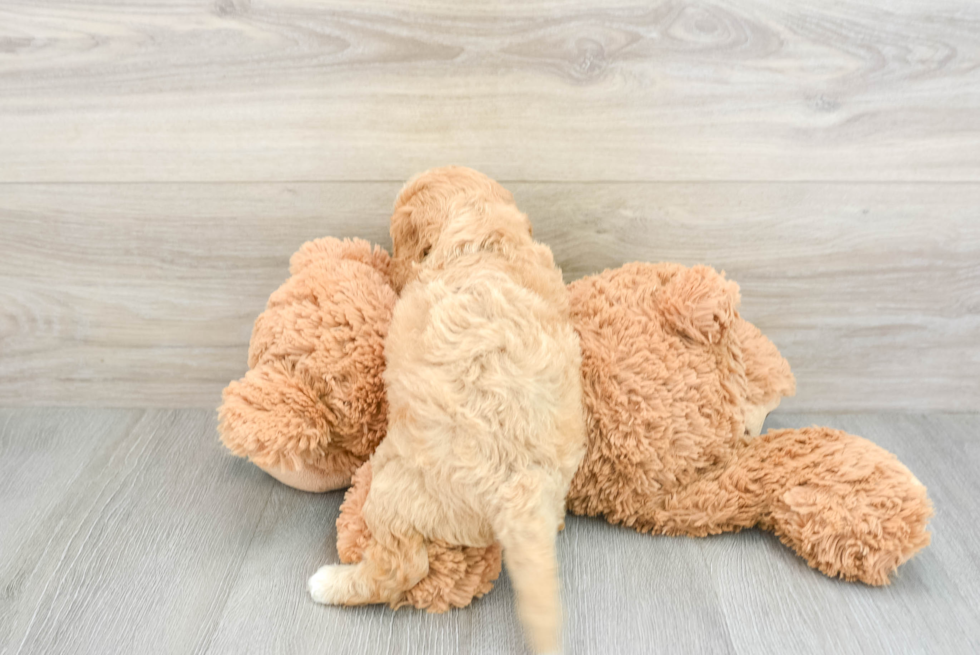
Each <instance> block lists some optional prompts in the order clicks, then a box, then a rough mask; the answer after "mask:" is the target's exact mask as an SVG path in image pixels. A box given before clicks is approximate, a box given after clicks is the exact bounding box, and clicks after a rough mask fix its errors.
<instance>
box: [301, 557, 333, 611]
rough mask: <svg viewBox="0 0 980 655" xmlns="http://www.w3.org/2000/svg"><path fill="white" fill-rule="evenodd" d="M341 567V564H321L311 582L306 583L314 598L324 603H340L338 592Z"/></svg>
mask: <svg viewBox="0 0 980 655" xmlns="http://www.w3.org/2000/svg"><path fill="white" fill-rule="evenodd" d="M339 569H340V567H339V566H321V567H320V569H319V570H318V571H317V572H316V573H314V574H313V576H312V577H311V578H310V580H309V582H307V583H306V586H307V588H308V589H309V590H310V596H312V597H313V600H315V601H316V602H318V603H323V604H324V605H339V604H340V602H341V599H340V597H339V596H340V594H338V593H337V592H338V591H339V589H338V584H337V582H338V580H337V578H338V574H339V573H340V570H339Z"/></svg>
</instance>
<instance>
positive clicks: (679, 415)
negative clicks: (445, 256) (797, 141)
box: [222, 171, 932, 611]
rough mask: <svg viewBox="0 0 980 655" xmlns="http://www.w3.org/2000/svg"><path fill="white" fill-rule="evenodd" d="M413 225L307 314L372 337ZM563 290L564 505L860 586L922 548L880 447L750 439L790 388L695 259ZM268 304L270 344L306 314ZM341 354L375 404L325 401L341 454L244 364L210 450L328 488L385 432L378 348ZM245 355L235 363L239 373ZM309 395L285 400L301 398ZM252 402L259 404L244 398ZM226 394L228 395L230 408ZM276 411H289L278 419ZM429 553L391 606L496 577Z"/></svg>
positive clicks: (917, 493) (916, 512) (823, 436)
mask: <svg viewBox="0 0 980 655" xmlns="http://www.w3.org/2000/svg"><path fill="white" fill-rule="evenodd" d="M462 177H463V181H462V182H461V183H460V184H461V185H463V186H465V185H467V184H470V185H471V186H470V190H471V191H472V190H473V189H474V187H473V186H472V185H473V184H475V185H476V188H479V187H480V186H482V187H483V188H484V191H483V192H484V193H485V194H486V195H487V196H488V197H490V198H493V199H495V200H494V201H495V202H496V201H500V202H508V203H509V202H512V200H511V199H510V196H509V194H507V193H506V191H505V190H503V189H502V187H499V185H495V184H493V183H492V182H490V181H487V180H486V178H483V177H482V176H479V175H478V174H473V173H469V172H465V171H464V172H463V173H462ZM467 180H469V181H467ZM456 193H457V192H456V191H455V190H454V189H453V184H448V185H445V186H443V187H441V188H426V187H425V185H419V186H414V185H413V184H409V185H408V186H406V188H405V190H404V191H403V192H402V194H401V196H400V199H399V203H398V205H397V208H396V216H398V215H405V214H406V213H407V210H406V209H405V208H406V207H408V204H409V201H410V200H411V199H412V198H414V199H415V200H414V202H415V203H416V204H417V205H420V207H415V208H413V209H411V211H413V212H414V211H419V212H423V213H424V212H425V211H426V207H428V206H429V205H442V204H444V203H447V202H450V199H451V198H453V197H454V196H455V195H456ZM399 211H401V212H402V214H399ZM430 211H433V212H435V210H434V209H430ZM435 213H436V214H437V215H438V212H435ZM420 215H421V214H420ZM392 229H393V232H394V231H396V229H405V230H408V231H409V234H411V227H410V226H408V225H402V226H399V227H396V226H395V225H394V224H393V226H392ZM415 234H416V235H417V237H414V238H409V239H405V238H403V237H398V240H397V242H398V243H399V244H401V243H404V244H410V245H408V246H407V247H405V248H404V249H399V250H397V251H396V256H395V258H394V261H393V262H391V263H390V264H383V263H382V264H378V265H375V264H369V265H367V266H364V267H363V268H360V269H357V271H356V272H355V271H354V270H352V269H347V272H346V273H345V275H347V277H343V276H341V279H342V280H343V281H344V284H347V285H354V286H356V287H358V288H360V286H361V285H367V286H368V287H370V288H371V289H373V291H371V292H370V293H363V294H362V293H341V294H319V295H318V298H319V300H318V302H319V304H320V305H321V306H322V311H324V312H326V313H327V314H329V315H330V316H346V315H348V314H354V315H357V314H361V313H363V314H364V315H365V317H367V316H369V315H371V316H375V317H376V320H377V321H378V323H377V324H376V325H374V326H373V327H371V328H370V329H368V327H367V326H362V328H363V329H360V330H352V331H351V334H352V335H354V339H353V341H351V342H350V343H357V342H358V340H366V341H370V342H371V343H374V344H376V345H378V346H380V344H382V343H383V336H382V337H381V338H380V339H377V340H375V337H374V336H370V337H369V338H368V337H366V336H365V335H383V334H385V333H386V332H387V326H388V321H389V320H390V316H391V306H393V304H394V291H393V290H392V287H400V285H404V284H405V283H406V282H407V281H408V280H410V279H411V278H412V277H413V276H415V275H417V267H418V265H419V262H420V261H421V259H422V257H423V255H424V253H425V251H426V247H427V246H428V245H429V243H430V239H427V238H426V236H425V235H426V234H428V233H427V232H426V231H425V230H416V231H415ZM323 241H324V243H333V244H340V242H336V241H334V240H323ZM344 247H345V248H349V247H352V246H350V245H347V246H344ZM365 247H366V246H365V245H357V248H356V249H358V252H360V253H362V255H361V256H362V259H360V260H358V261H361V262H364V261H365V260H364V259H363V253H364V252H365V250H364V248H365ZM306 248H307V246H304V251H305V250H306ZM334 248H336V249H335V250H332V251H331V252H332V253H333V254H331V255H330V256H329V257H327V258H328V259H329V258H333V259H334V260H339V259H343V255H342V254H341V253H342V251H343V248H341V247H340V246H339V245H335V246H334ZM304 251H301V253H302V252H304ZM367 252H371V251H370V249H368V250H367ZM375 252H377V251H375ZM297 256H299V253H298V254H297ZM373 256H375V255H372V257H373ZM376 256H377V257H379V258H380V259H379V260H373V259H372V260H370V261H383V260H385V258H384V256H382V255H376ZM335 263H336V262H335ZM323 266H324V268H322V269H321V270H320V271H318V273H317V275H320V276H324V277H331V276H334V275H337V274H338V273H337V271H336V269H334V268H332V264H328V263H326V262H324V263H323ZM372 269H376V270H374V271H373V272H372ZM389 276H390V285H391V286H389ZM355 278H356V279H355ZM291 283H292V281H288V282H287V283H286V285H284V288H286V287H288V286H289V285H290V284H291ZM303 284H304V285H309V284H322V285H334V284H335V281H333V280H329V279H324V280H318V281H312V280H308V281H305V282H303ZM378 287H381V288H378ZM383 288H387V289H388V291H387V292H386V291H384V289H383ZM569 292H570V308H571V318H572V321H573V324H574V326H575V329H576V331H577V332H578V334H579V336H580V344H581V348H582V369H581V378H582V384H583V400H584V403H585V408H586V422H587V426H588V449H587V454H586V456H585V459H584V460H583V462H582V465H581V466H580V467H579V470H578V472H577V474H576V475H575V477H574V478H573V481H572V484H571V487H570V493H569V495H568V498H567V503H568V508H569V509H570V510H571V511H573V512H575V513H579V514H587V515H602V516H605V517H606V518H607V520H610V521H612V522H615V523H620V524H622V525H626V526H630V527H633V528H635V529H639V530H642V531H649V532H657V533H665V534H685V535H690V536H702V535H706V534H713V533H717V532H722V531H727V530H738V529H741V528H744V527H748V526H753V525H757V526H759V527H761V528H764V529H768V530H772V531H774V532H775V533H776V534H777V535H779V537H780V539H782V541H783V542H784V543H786V544H787V545H789V546H790V547H792V548H793V549H794V550H795V551H796V552H797V553H799V554H800V555H801V556H802V557H803V558H804V559H805V561H806V562H807V563H808V564H810V565H811V566H813V567H815V568H817V569H819V570H820V571H823V572H824V573H826V574H828V575H831V576H840V577H842V578H844V579H847V580H859V581H862V582H865V583H868V584H873V585H879V584H887V582H888V577H889V575H890V574H891V573H892V572H894V570H895V568H896V567H897V566H898V565H899V564H901V563H902V562H903V561H905V560H907V559H908V558H909V557H911V556H912V555H913V554H915V553H916V552H917V551H918V550H919V549H921V548H923V547H924V546H925V545H927V544H928V543H929V533H928V531H927V523H928V519H929V517H930V516H931V513H932V509H931V505H930V503H929V499H928V497H927V495H926V491H925V488H924V487H922V485H921V484H919V482H918V480H916V479H915V477H914V476H913V475H912V474H911V473H910V472H909V471H908V470H907V469H906V468H905V467H904V466H902V464H901V463H899V462H898V461H897V459H896V458H895V457H894V456H893V455H891V454H890V453H888V452H886V451H885V450H883V449H881V448H879V447H878V446H876V445H874V444H872V443H870V442H868V441H865V440H863V439H860V438H859V437H855V436H852V435H847V434H845V433H842V432H838V431H836V430H831V429H828V428H806V429H803V430H781V431H775V432H770V433H768V434H766V435H764V436H761V437H756V438H752V437H754V436H755V435H758V434H759V432H760V430H761V427H762V423H763V421H764V419H765V416H766V414H767V413H768V412H769V411H771V410H772V409H774V408H775V407H776V406H777V405H778V403H779V400H780V398H781V397H783V396H787V395H792V393H793V392H794V390H795V383H794V380H793V376H792V374H791V373H790V369H789V365H788V364H787V362H786V361H785V359H783V358H782V357H781V356H780V354H779V352H778V350H777V349H776V347H775V346H774V345H773V344H772V342H770V341H769V339H767V338H766V337H765V336H764V335H762V334H761V332H760V331H759V330H758V329H756V328H755V327H754V326H753V325H751V324H750V323H748V322H746V321H745V320H743V319H742V318H741V317H740V316H739V315H738V300H739V299H738V288H737V286H736V285H735V284H734V283H733V282H731V281H728V280H726V279H725V278H724V276H723V275H719V274H717V273H715V272H714V271H713V270H712V269H710V268H707V267H695V268H692V269H687V268H684V267H681V266H677V265H672V264H631V265H627V266H624V267H622V268H621V269H617V270H614V271H606V272H605V273H603V274H601V275H597V276H592V277H588V278H584V279H582V280H579V281H577V282H574V283H573V284H571V285H569ZM277 293H278V292H277ZM389 294H390V295H389ZM305 297H306V296H304V295H303V294H299V295H298V296H297V300H296V302H297V303H303V302H307V301H305V300H304V298H305ZM389 301H390V303H391V305H389V304H387V303H388V302H389ZM364 303H367V306H365V305H364ZM285 304H288V302H286V303H285ZM272 307H273V303H272V301H271V300H270V310H267V314H269V316H268V318H267V319H262V318H261V317H260V321H263V324H262V325H263V327H262V330H263V331H264V330H267V329H268V330H270V334H272V335H273V336H272V338H273V340H281V341H284V342H286V343H292V342H295V341H302V340H304V339H308V337H306V336H304V335H305V334H306V332H305V331H304V330H305V327H304V326H305V325H306V323H305V322H303V321H295V320H294V319H293V318H292V315H291V314H289V313H288V312H287V311H286V308H285V306H284V307H283V308H281V309H276V311H278V312H281V313H280V314H275V315H273V314H271V313H270V312H271V310H272ZM386 308H387V309H386ZM277 321H278V322H277ZM259 330H260V325H259V321H257V324H256V331H257V332H259ZM254 341H255V337H253V342H254ZM333 343H334V341H333V340H331V339H330V338H329V334H328V335H327V336H326V337H324V341H323V342H317V341H316V340H312V341H311V342H310V343H309V344H308V346H309V348H312V350H319V351H320V352H319V354H317V355H315V357H313V356H308V357H309V360H310V363H312V362H313V361H315V362H316V366H317V367H319V368H313V367H312V366H308V367H307V370H308V376H306V377H301V378H296V377H295V376H294V377H293V378H290V379H291V384H295V385H297V386H298V388H299V389H300V390H302V389H304V387H303V385H305V384H310V385H311V386H310V387H309V389H312V384H313V381H314V380H315V379H316V378H318V377H324V376H325V377H326V378H329V377H330V376H331V375H332V372H333V371H335V370H341V369H343V368H344V367H345V366H347V365H348V362H346V361H345V358H346V355H345V354H344V353H345V352H346V350H345V349H338V348H335V347H328V346H330V344H333ZM355 350H358V352H363V353H365V354H366V355H368V357H367V358H366V359H364V360H363V361H361V363H360V364H359V368H358V369H357V370H358V371H360V373H358V375H361V376H363V377H361V378H359V379H360V380H362V381H363V382H364V383H365V386H364V387H362V388H361V393H360V398H362V399H373V400H371V401H370V402H366V403H363V404H362V405H359V406H360V407H365V408H368V409H370V408H373V411H374V412H377V413H376V414H370V412H368V413H361V414H350V415H348V416H345V417H340V416H339V414H341V413H343V411H344V408H345V407H347V406H346V405H343V404H342V403H340V404H338V402H337V401H336V400H335V399H327V400H325V402H326V403H328V404H329V403H332V404H330V406H331V407H335V408H336V409H335V412H336V414H337V424H343V425H355V424H356V422H357V421H360V422H361V423H362V425H364V426H368V429H366V430H365V432H364V434H367V435H370V437H369V438H368V439H367V441H366V442H365V443H363V444H361V445H360V446H358V445H357V444H358V443H359V442H358V440H357V439H353V443H354V444H355V446H356V447H358V448H359V450H358V451H357V454H354V451H347V450H345V446H344V445H342V444H343V443H346V442H345V441H342V440H340V439H339V438H338V431H337V430H336V429H335V428H334V427H333V425H334V423H331V421H329V420H314V419H316V417H319V416H320V414H319V412H320V411H321V410H320V409H319V408H318V407H316V403H315V402H312V401H311V402H309V403H300V402H293V401H292V400H291V398H292V396H291V395H290V394H289V393H284V392H283V391H282V390H281V389H279V388H278V385H280V384H281V381H280V380H279V379H278V378H272V377H260V378H258V379H255V378H254V376H253V378H250V377H249V376H250V375H252V374H253V373H254V370H253V371H250V373H249V375H246V378H245V380H244V381H243V382H251V384H254V385H255V386H256V387H257V388H256V389H254V390H251V391H250V393H251V394H252V395H250V396H244V394H243V393H242V391H241V390H239V389H235V385H236V384H240V383H232V385H230V386H229V389H228V390H226V395H225V405H226V407H225V408H223V409H222V416H223V420H222V430H223V437H224V438H225V441H226V443H229V446H230V447H232V448H233V450H234V451H235V452H238V453H239V454H243V455H249V456H252V454H253V453H254V454H255V455H256V456H258V457H259V458H260V460H259V462H257V463H260V464H267V463H269V462H280V461H283V462H292V463H293V465H294V466H296V467H297V469H298V470H305V471H307V472H310V474H311V476H312V477H313V479H314V480H315V481H316V482H317V483H316V484H315V485H313V486H316V487H318V488H338V487H340V486H344V485H345V484H346V481H347V479H348V478H349V475H350V470H351V469H350V466H351V465H352V463H358V462H362V461H364V459H366V456H365V455H363V454H362V453H364V452H365V451H368V452H370V450H373V447H374V445H376V444H377V443H378V441H380V439H381V437H382V436H383V435H384V425H385V414H384V411H385V404H384V388H383V384H382V378H381V375H382V371H383V370H384V366H385V362H384V356H383V353H382V352H381V350H380V348H378V347H376V348H371V349H368V350H360V349H355ZM308 352H312V351H308ZM251 362H252V359H251V358H250V365H253V366H255V364H252V363H251ZM258 366H259V367H261V366H262V364H261V363H259V364H258ZM289 388H290V387H287V389H289ZM233 389H234V390H233ZM309 389H307V390H305V391H302V393H299V392H298V391H297V395H298V396H299V397H300V398H302V397H304V396H305V397H308V398H315V394H313V393H312V392H311V391H310V390H309ZM253 397H254V398H257V399H259V400H260V402H255V403H253V402H250V401H249V400H248V399H249V398H253ZM334 398H335V397H334ZM229 401H231V402H232V403H233V404H234V407H233V408H232V409H231V410H229V409H228V408H227V405H228V404H229ZM280 405H284V406H282V407H281V406H280ZM350 406H351V407H355V405H353V404H352V405H350ZM226 415H227V416H229V417H231V418H230V420H226V419H225V418H224V417H225V416H226ZM280 416H286V417H290V418H289V420H287V421H284V420H281V419H280V418H279V417H280ZM351 417H353V418H351ZM294 421H295V422H296V423H297V424H298V425H299V426H300V427H301V428H304V429H305V427H306V426H312V428H311V429H307V430H306V431H305V432H302V434H304V435H306V437H305V441H304V440H303V439H297V438H295V437H296V435H297V434H300V433H301V432H299V431H296V429H294V428H292V427H291V424H292V422H294ZM354 432H356V430H348V433H350V434H352V433H354ZM347 438H351V437H344V439H347ZM240 444H251V446H250V447H248V448H245V447H242V446H241V445H240ZM309 444H318V445H317V446H316V447H314V448H311V447H310V446H309ZM372 444H374V445H372ZM327 451H339V452H342V453H345V454H344V456H338V457H336V459H335V460H334V461H335V462H339V463H340V464H341V466H340V468H338V469H336V470H337V471H339V475H337V476H335V477H328V476H330V475H332V474H333V473H334V469H331V468H330V467H329V466H326V468H323V469H314V468H312V466H313V465H314V464H313V463H314V462H321V464H319V465H324V464H322V462H323V459H322V458H321V457H320V456H319V453H320V452H327ZM253 461H255V458H254V457H253ZM267 470H269V469H267ZM337 478H340V480H341V482H340V483H337V482H336V479H337ZM287 483H289V482H288V481H287ZM370 486H371V476H370V473H369V472H368V469H363V472H362V473H359V474H358V475H357V476H355V478H354V483H353V487H352V488H351V489H350V490H349V491H348V495H347V499H346V500H345V503H344V505H343V506H342V508H341V516H340V518H339V519H338V550H339V551H340V553H341V557H342V558H343V560H344V561H348V562H356V561H359V558H361V557H362V553H363V550H364V548H365V547H366V546H367V544H368V543H370V541H371V539H370V537H369V531H368V529H367V526H366V523H365V521H364V519H363V516H362V511H361V508H362V507H363V502H364V499H366V497H367V493H368V489H369V488H370ZM428 558H429V573H428V575H426V576H425V577H423V578H422V579H421V580H420V581H419V582H418V583H417V584H416V585H415V586H414V587H413V588H412V589H410V590H409V591H407V592H406V594H405V596H404V598H403V599H401V600H399V601H398V603H399V604H410V605H414V606H416V607H422V608H426V609H429V610H431V611H443V610H445V609H448V608H449V607H458V606H462V605H465V604H466V603H467V602H469V600H470V599H471V598H472V597H478V596H479V595H482V594H483V593H486V591H487V590H488V589H489V586H490V584H492V582H493V580H494V579H495V578H496V574H497V572H498V571H499V566H500V549H499V546H497V545H495V544H492V545H488V546H469V547H466V548H460V547H455V546H452V545H450V543H449V542H446V543H444V544H442V543H437V542H435V541H433V542H430V544H429V547H428Z"/></svg>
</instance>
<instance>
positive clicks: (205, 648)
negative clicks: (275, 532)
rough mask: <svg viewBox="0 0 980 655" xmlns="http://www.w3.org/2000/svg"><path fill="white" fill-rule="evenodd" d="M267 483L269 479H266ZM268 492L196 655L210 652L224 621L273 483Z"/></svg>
mask: <svg viewBox="0 0 980 655" xmlns="http://www.w3.org/2000/svg"><path fill="white" fill-rule="evenodd" d="M266 482H267V483H268V482H269V481H266ZM268 488H269V493H268V494H267V495H266V497H265V503H264V504H263V505H262V511H261V512H259V515H258V517H256V519H255V523H254V524H253V525H252V533H251V534H250V535H249V537H248V545H247V546H245V548H244V550H243V551H242V556H241V558H240V560H239V562H238V567H237V568H236V569H235V573H234V575H233V576H232V579H231V582H230V583H229V584H228V588H227V590H226V591H225V595H224V599H223V600H222V601H221V607H220V608H219V610H218V615H217V618H216V619H215V621H214V624H213V625H212V627H211V631H210V633H209V634H208V635H207V637H206V641H205V643H204V645H203V646H202V647H201V648H198V649H197V650H195V653H197V654H198V655H207V654H208V653H210V652H211V647H212V645H213V643H214V637H215V635H216V634H217V633H218V628H220V627H221V623H222V621H224V618H225V613H226V612H227V610H228V602H229V601H230V600H231V593H232V592H233V591H234V590H235V587H237V586H238V580H239V578H241V575H242V569H243V568H244V567H245V561H246V560H247V559H248V554H249V553H250V552H251V550H252V543H253V542H254V541H255V535H256V533H258V531H259V526H260V525H261V524H262V518H263V517H264V516H265V512H266V510H267V509H268V508H269V503H270V502H271V500H272V494H273V493H274V492H275V485H274V484H268Z"/></svg>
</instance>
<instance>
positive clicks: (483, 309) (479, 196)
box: [309, 167, 586, 652]
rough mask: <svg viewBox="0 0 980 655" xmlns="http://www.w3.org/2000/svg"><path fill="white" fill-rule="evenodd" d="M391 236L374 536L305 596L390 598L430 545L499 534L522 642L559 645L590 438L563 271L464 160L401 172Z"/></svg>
mask: <svg viewBox="0 0 980 655" xmlns="http://www.w3.org/2000/svg"><path fill="white" fill-rule="evenodd" d="M391 235H392V240H393V242H394V253H395V254H394V266H393V270H394V272H393V277H394V278H395V279H394V282H395V285H396V287H398V288H399V289H400V290H401V297H400V299H399V301H398V304H397V305H396V306H395V312H394V317H393V318H392V322H391V327H390V329H389V332H388V338H387V341H386V343H385V357H386V365H387V368H386V372H385V383H386V389H387V394H388V402H389V405H390V415H389V419H388V426H389V427H388V435H387V437H386V438H385V439H384V441H382V442H381V445H380V446H379V447H378V449H377V451H376V452H375V453H374V455H373V456H372V458H371V466H372V470H373V480H372V484H371V490H370V493H369V494H368V497H367V500H366V502H365V504H364V519H365V520H366V522H367V525H368V527H369V529H370V532H371V535H372V542H371V543H370V544H369V545H368V547H367V548H366V549H365V556H364V559H363V560H362V561H361V562H360V563H358V564H355V565H338V566H325V567H323V568H321V569H320V570H319V571H317V573H316V574H315V575H314V576H313V577H312V578H311V579H310V583H309V587H310V593H311V594H312V596H313V598H314V599H315V600H317V601H318V602H322V603H331V604H344V605H358V604H367V603H388V604H390V605H392V606H396V607H397V606H398V605H399V604H400V603H401V602H402V601H403V599H404V594H405V592H406V591H407V590H408V589H410V588H411V587H412V586H414V585H415V584H416V583H418V581H419V580H421V579H422V578H423V577H424V576H425V575H426V573H427V571H428V556H427V553H426V544H427V543H428V542H429V541H430V540H433V539H442V540H445V541H447V542H450V543H452V544H459V545H467V546H488V545H490V544H491V543H493V542H494V541H499V542H500V544H501V545H502V546H503V552H504V562H505V565H506V566H507V569H508V571H509V573H510V576H511V579H512V581H513V585H514V589H515V592H516V595H517V604H518V609H519V612H520V616H521V619H522V622H523V624H524V627H525V632H526V633H527V636H528V639H529V641H530V642H531V644H532V646H533V647H534V649H535V650H536V651H537V652H547V651H557V650H558V649H559V647H560V644H561V638H560V624H561V607H560V601H559V596H558V570H557V561H556V558H555V537H556V532H557V530H558V529H559V526H560V525H561V524H562V521H563V518H564V514H565V495H566V493H567V491H568V486H569V483H570V481H571V479H572V476H573V475H574V473H575V471H576V469H577V468H578V465H579V463H580V461H581V459H582V456H583V454H584V453H585V439H586V434H585V424H584V419H583V408H582V390H581V379H580V375H581V373H580V370H581V354H580V350H579V342H578V336H577V335H576V333H575V331H574V330H573V328H572V325H571V322H570V320H569V302H568V294H567V291H566V288H565V284H564V282H563V281H562V277H561V272H560V271H559V270H558V269H557V268H556V266H555V263H554V260H553V257H552V254H551V251H550V250H549V249H548V248H547V247H546V246H544V245H541V244H539V243H537V242H535V241H534V240H533V239H532V235H531V226H530V223H529V221H528V219H527V217H526V216H525V215H524V214H522V213H521V212H520V211H518V209H517V207H516V206H515V205H514V202H513V199H512V198H511V196H510V194H509V193H508V192H507V191H506V190H505V189H503V187H501V186H500V185H498V184H497V183H496V182H494V181H492V180H490V179H489V178H487V177H485V176H483V175H481V174H480V173H477V172H476V171H472V170H470V169H466V168H456V167H453V168H444V169H436V170H432V171H429V172H426V173H423V174H422V175H420V176H418V177H416V178H415V179H413V180H412V181H410V182H409V183H408V184H407V185H406V187H405V188H404V189H403V190H402V192H401V193H400V194H399V198H398V201H397V203H396V205H395V212H394V214H393V216H392V219H391Z"/></svg>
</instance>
